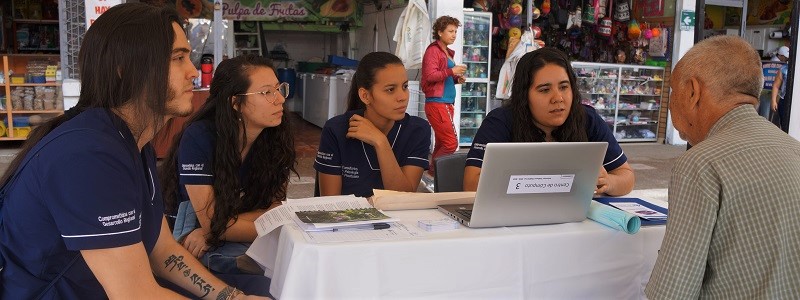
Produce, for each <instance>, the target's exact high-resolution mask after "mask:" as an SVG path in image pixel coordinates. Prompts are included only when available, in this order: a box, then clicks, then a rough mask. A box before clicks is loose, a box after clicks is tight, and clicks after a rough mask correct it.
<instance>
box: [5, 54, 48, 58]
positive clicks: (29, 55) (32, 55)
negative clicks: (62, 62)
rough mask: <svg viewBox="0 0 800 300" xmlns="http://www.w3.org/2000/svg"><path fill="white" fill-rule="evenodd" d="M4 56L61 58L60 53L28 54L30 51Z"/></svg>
mask: <svg viewBox="0 0 800 300" xmlns="http://www.w3.org/2000/svg"><path fill="white" fill-rule="evenodd" d="M6 56H8V57H10V58H15V57H35V58H47V57H51V58H61V54H30V53H15V54H6Z"/></svg>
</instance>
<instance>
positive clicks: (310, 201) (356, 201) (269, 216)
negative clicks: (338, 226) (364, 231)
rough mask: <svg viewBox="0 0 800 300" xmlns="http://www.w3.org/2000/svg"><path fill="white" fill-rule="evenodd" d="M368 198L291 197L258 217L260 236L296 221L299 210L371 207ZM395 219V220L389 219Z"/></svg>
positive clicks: (351, 196)
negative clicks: (296, 213)
mask: <svg viewBox="0 0 800 300" xmlns="http://www.w3.org/2000/svg"><path fill="white" fill-rule="evenodd" d="M371 207H372V205H370V204H369V202H367V199H366V198H360V197H355V196H353V195H347V196H328V197H315V198H305V199H289V200H286V201H285V202H284V204H283V205H281V206H278V207H276V208H273V209H271V210H269V211H268V212H266V213H264V214H263V215H261V216H260V217H258V219H256V222H255V224H256V231H257V232H258V236H264V235H266V234H268V233H270V232H272V231H273V230H275V228H278V227H280V226H281V225H285V224H291V223H295V222H296V221H295V219H297V215H295V212H298V211H314V210H345V209H353V208H371ZM388 221H394V220H388Z"/></svg>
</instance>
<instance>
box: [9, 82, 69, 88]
mask: <svg viewBox="0 0 800 300" xmlns="http://www.w3.org/2000/svg"><path fill="white" fill-rule="evenodd" d="M60 85H61V84H58V83H56V82H53V83H12V84H11V87H15V86H60Z"/></svg>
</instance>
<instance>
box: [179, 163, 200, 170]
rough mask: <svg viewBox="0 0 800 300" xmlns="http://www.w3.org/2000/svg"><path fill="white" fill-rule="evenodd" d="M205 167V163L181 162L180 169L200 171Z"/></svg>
mask: <svg viewBox="0 0 800 300" xmlns="http://www.w3.org/2000/svg"><path fill="white" fill-rule="evenodd" d="M203 169H205V164H181V170H184V171H202V170H203Z"/></svg>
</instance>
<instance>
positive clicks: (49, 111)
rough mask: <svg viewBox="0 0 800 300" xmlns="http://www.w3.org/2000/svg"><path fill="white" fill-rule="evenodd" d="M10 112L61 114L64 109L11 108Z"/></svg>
mask: <svg viewBox="0 0 800 300" xmlns="http://www.w3.org/2000/svg"><path fill="white" fill-rule="evenodd" d="M11 112H12V113H15V114H62V113H64V110H62V109H54V110H22V109H11Z"/></svg>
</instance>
